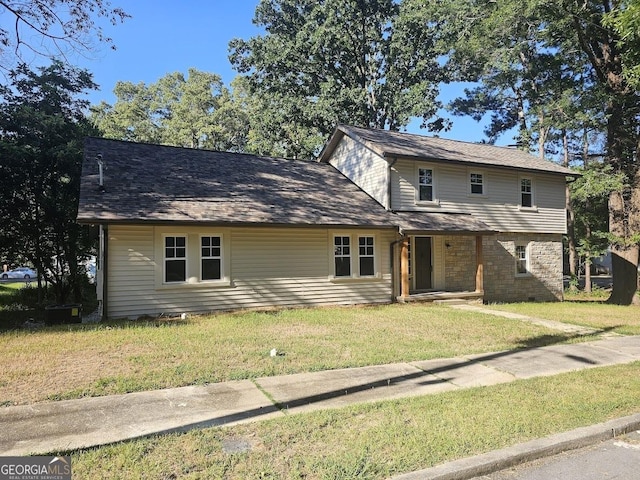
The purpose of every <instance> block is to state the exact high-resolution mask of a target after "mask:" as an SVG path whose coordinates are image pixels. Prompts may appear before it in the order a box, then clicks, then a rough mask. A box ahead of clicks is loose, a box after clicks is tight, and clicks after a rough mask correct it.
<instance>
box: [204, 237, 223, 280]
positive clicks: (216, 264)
mask: <svg viewBox="0 0 640 480" xmlns="http://www.w3.org/2000/svg"><path fill="white" fill-rule="evenodd" d="M200 279H201V280H203V281H206V280H221V279H222V237H220V236H219V235H215V236H203V237H200Z"/></svg>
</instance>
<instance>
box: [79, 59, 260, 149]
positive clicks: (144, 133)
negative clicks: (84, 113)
mask: <svg viewBox="0 0 640 480" xmlns="http://www.w3.org/2000/svg"><path fill="white" fill-rule="evenodd" d="M114 93H115V94H116V98H117V100H116V103H115V104H114V105H113V106H112V105H109V104H108V103H106V102H102V103H100V104H99V105H96V106H93V107H92V108H91V118H92V121H93V123H94V125H95V126H96V127H97V128H98V129H99V130H100V131H101V132H102V134H103V135H104V136H105V137H108V138H114V139H118V140H128V141H137V142H149V143H162V144H166V145H175V146H180V147H188V148H208V149H212V150H232V151H242V150H243V149H244V148H245V145H246V142H247V140H246V137H247V135H248V133H247V132H248V124H249V123H248V118H247V115H246V114H245V113H244V112H243V110H242V107H243V106H244V105H246V101H247V100H246V98H243V97H242V96H241V95H238V96H234V94H233V93H232V92H230V91H229V89H228V88H226V87H225V86H224V84H223V82H222V80H221V78H220V76H218V75H216V74H213V73H206V72H201V71H199V70H196V69H193V68H190V69H189V75H188V77H186V78H185V76H184V75H183V74H182V73H179V72H176V73H170V74H167V75H165V76H164V77H162V78H160V79H159V80H158V81H157V82H156V83H152V84H150V85H146V84H144V83H138V84H133V83H130V82H118V83H116V87H115V90H114Z"/></svg>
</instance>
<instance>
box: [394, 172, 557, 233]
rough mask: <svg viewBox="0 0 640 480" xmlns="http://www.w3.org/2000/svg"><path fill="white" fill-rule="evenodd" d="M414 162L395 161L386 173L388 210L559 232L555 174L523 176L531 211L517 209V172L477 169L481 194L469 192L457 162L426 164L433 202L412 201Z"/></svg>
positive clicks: (503, 228)
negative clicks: (529, 186)
mask: <svg viewBox="0 0 640 480" xmlns="http://www.w3.org/2000/svg"><path fill="white" fill-rule="evenodd" d="M417 163H418V162H415V161H412V160H400V161H398V162H397V163H396V164H395V165H394V167H393V169H392V175H391V201H392V209H394V210H408V211H442V212H464V213H470V214H472V215H474V216H475V217H476V218H478V219H480V220H482V221H483V222H485V223H487V224H488V225H489V226H490V227H492V228H494V229H496V230H498V231H502V232H532V233H565V232H566V212H565V183H564V178H563V177H561V176H558V175H545V174H541V173H539V174H535V175H534V174H531V175H529V174H527V175H525V176H526V177H528V178H532V179H533V182H534V203H535V206H536V207H537V208H536V209H520V208H519V206H518V204H519V201H520V181H519V179H520V176H519V174H518V172H515V171H509V170H500V169H491V168H485V169H478V170H475V169H474V170H473V171H474V172H475V171H479V172H481V173H482V174H483V180H484V184H485V194H484V195H482V196H474V195H471V194H470V193H469V191H468V182H469V180H468V174H469V172H470V171H471V170H469V169H467V167H465V166H461V165H442V164H427V163H420V165H421V166H422V165H424V166H429V167H432V168H433V169H434V184H435V185H434V190H435V197H436V199H437V204H435V205H431V206H429V205H423V204H418V203H417V202H416V188H417V175H416V171H417Z"/></svg>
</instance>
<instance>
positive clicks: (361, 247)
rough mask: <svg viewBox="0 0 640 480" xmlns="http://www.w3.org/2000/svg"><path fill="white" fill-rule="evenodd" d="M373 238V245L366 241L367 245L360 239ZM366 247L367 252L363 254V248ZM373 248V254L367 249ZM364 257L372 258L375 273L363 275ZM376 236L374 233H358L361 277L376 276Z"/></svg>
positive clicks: (359, 271)
mask: <svg viewBox="0 0 640 480" xmlns="http://www.w3.org/2000/svg"><path fill="white" fill-rule="evenodd" d="M365 239H371V245H368V244H366V243H365V245H364V246H363V245H361V244H360V240H365ZM363 248H364V249H365V253H364V254H362V249H363ZM369 248H371V254H369V253H368V252H367V251H368V250H369ZM363 258H371V261H372V267H373V273H370V274H366V275H363V274H362V259H363ZM376 271H377V269H376V237H375V236H374V235H358V276H359V277H361V278H364V277H375V276H376Z"/></svg>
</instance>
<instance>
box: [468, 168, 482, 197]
mask: <svg viewBox="0 0 640 480" xmlns="http://www.w3.org/2000/svg"><path fill="white" fill-rule="evenodd" d="M469 187H470V190H469V191H470V192H471V193H472V194H474V195H484V177H483V175H482V174H481V173H470V174H469Z"/></svg>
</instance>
